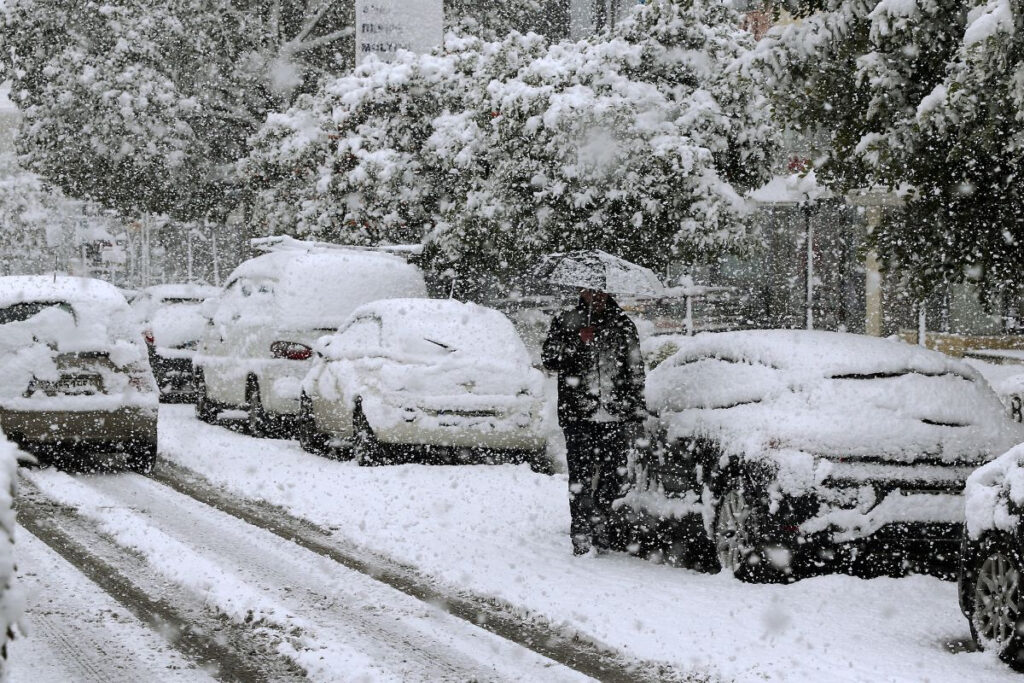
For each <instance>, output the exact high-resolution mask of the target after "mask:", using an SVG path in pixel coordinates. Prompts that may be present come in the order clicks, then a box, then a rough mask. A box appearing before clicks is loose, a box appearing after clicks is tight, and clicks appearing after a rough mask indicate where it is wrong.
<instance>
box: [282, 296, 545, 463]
mask: <svg viewBox="0 0 1024 683" xmlns="http://www.w3.org/2000/svg"><path fill="white" fill-rule="evenodd" d="M544 397H545V394H544V377H543V375H542V374H541V372H540V371H539V370H537V369H535V368H533V367H531V365H530V356H529V354H528V352H527V350H526V347H525V345H524V344H523V342H522V340H521V339H520V338H519V335H518V334H517V333H516V330H515V328H514V327H513V326H512V323H511V322H510V321H509V320H508V318H506V317H505V316H504V315H502V314H501V313H499V312H498V311H495V310H492V309H489V308H484V307H482V306H477V305H474V304H467V303H461V302H458V301H452V300H432V299H391V300H387V301H378V302H375V303H372V304H367V305H365V306H362V307H360V308H359V309H358V310H356V311H355V312H354V313H353V314H352V317H351V319H350V320H349V321H348V323H346V324H345V325H344V326H343V327H342V328H341V330H340V331H339V332H338V333H337V334H335V335H333V336H330V337H326V338H324V339H323V340H322V341H321V342H320V344H319V345H318V358H317V361H316V362H315V363H314V365H313V368H312V369H311V370H310V372H309V374H308V375H307V376H306V379H305V381H304V382H303V396H302V410H301V419H300V426H299V435H300V440H301V442H302V444H303V446H304V447H305V448H306V449H307V450H311V451H313V452H327V451H329V450H333V451H336V452H338V453H344V454H346V455H348V454H351V455H352V456H353V457H355V458H356V460H357V461H358V462H359V463H360V464H363V465H373V464H383V463H387V462H395V461H399V460H408V459H417V460H425V461H431V462H464V461H479V460H480V459H485V460H490V459H492V458H493V459H494V460H497V461H508V460H511V461H518V462H522V461H526V462H529V463H531V465H533V466H534V467H535V468H538V469H547V467H548V461H547V459H546V441H547V440H546V437H545V432H546V430H545V415H546V410H545V398H544Z"/></svg>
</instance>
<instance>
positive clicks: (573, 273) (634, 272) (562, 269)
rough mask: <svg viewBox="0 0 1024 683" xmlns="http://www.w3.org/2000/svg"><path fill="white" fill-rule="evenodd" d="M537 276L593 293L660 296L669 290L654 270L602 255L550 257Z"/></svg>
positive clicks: (596, 252)
mask: <svg viewBox="0 0 1024 683" xmlns="http://www.w3.org/2000/svg"><path fill="white" fill-rule="evenodd" d="M537 275H538V277H540V278H543V279H545V280H547V281H548V282H550V283H551V284H553V285H561V286H563V287H578V288H580V289H593V290H596V291H599V292H607V293H608V294H622V295H627V296H660V295H662V294H663V293H664V291H665V288H664V286H662V284H661V282H660V281H659V280H658V276H657V275H655V274H654V271H652V270H651V269H650V268H644V267H643V266H640V265H637V264H635V263H631V262H629V261H626V260H625V259H621V258H619V257H618V256H612V255H611V254H609V253H607V252H604V251H601V250H600V249H587V250H585V251H569V252H565V253H562V254H549V255H547V256H545V257H544V260H543V261H542V262H541V264H540V266H539V267H538V268H537Z"/></svg>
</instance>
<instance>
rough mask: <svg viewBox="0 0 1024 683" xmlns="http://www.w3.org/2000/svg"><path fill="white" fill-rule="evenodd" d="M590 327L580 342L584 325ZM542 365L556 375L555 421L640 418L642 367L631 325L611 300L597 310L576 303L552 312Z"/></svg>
mask: <svg viewBox="0 0 1024 683" xmlns="http://www.w3.org/2000/svg"><path fill="white" fill-rule="evenodd" d="M587 327H590V328H593V339H592V340H591V341H590V343H589V344H588V343H585V341H584V338H583V337H584V335H585V334H587V333H585V332H583V330H584V328H587ZM543 360H544V367H546V368H547V369H549V370H552V371H554V372H557V373H558V421H559V423H560V424H561V425H562V426H563V427H564V426H566V425H567V424H572V423H575V422H581V421H596V422H611V421H624V422H635V421H639V420H641V419H643V417H644V365H643V360H642V359H641V356H640V340H639V337H638V336H637V332H636V325H634V324H633V321H632V320H630V319H629V318H627V317H626V314H625V313H623V311H622V309H621V308H619V306H618V305H617V304H615V302H614V301H611V300H609V301H608V302H607V305H606V306H605V309H604V310H603V311H602V312H601V313H600V314H598V313H596V312H594V313H591V312H590V307H589V305H588V304H587V303H585V302H584V301H582V300H580V303H579V304H578V305H577V306H576V307H575V308H572V309H570V310H567V311H563V312H561V313H559V314H558V315H556V316H555V317H554V319H553V320H552V321H551V330H550V331H549V332H548V338H547V339H546V340H545V341H544V351H543Z"/></svg>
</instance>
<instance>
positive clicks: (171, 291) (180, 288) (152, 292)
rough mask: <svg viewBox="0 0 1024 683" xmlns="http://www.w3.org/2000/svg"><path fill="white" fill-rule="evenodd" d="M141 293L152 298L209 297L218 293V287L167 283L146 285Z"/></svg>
mask: <svg viewBox="0 0 1024 683" xmlns="http://www.w3.org/2000/svg"><path fill="white" fill-rule="evenodd" d="M142 293H143V294H145V295H147V296H150V297H152V298H154V299H209V298H210V297H214V296H217V295H218V294H219V293H220V287H213V286H211V285H197V284H186V283H168V284H163V285H153V286H152V287H146V288H145V289H143V290H142Z"/></svg>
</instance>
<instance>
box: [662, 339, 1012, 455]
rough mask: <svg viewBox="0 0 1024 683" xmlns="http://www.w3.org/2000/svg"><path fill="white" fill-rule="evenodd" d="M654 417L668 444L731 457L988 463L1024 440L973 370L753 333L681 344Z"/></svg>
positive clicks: (874, 344) (924, 355)
mask: <svg viewBox="0 0 1024 683" xmlns="http://www.w3.org/2000/svg"><path fill="white" fill-rule="evenodd" d="M675 341H676V343H677V344H678V345H679V347H680V348H679V351H678V352H676V353H675V354H674V355H673V356H671V357H670V358H668V359H667V360H665V361H664V362H663V363H662V364H661V365H659V366H658V367H657V368H655V369H654V370H653V371H652V372H651V373H650V375H649V377H648V380H647V386H646V398H647V405H648V409H649V410H650V411H651V412H652V413H654V414H656V415H658V416H659V417H658V420H659V421H660V423H661V428H662V429H664V430H665V431H666V434H667V435H668V436H669V438H670V439H675V438H681V437H685V436H704V437H707V438H711V439H713V440H715V441H716V442H718V443H720V444H721V445H722V446H723V448H724V449H725V450H727V451H732V452H735V453H743V454H749V453H757V452H760V451H763V450H765V449H769V448H772V449H777V448H786V449H795V450H799V451H804V452H809V453H815V454H821V455H835V456H840V457H853V458H857V457H865V458H882V459H891V460H900V461H914V460H930V461H950V462H970V463H980V462H985V461H987V460H990V459H991V458H992V457H993V456H994V455H996V454H998V453H1001V452H1003V451H1004V450H1005V449H1006V448H1008V447H1009V446H1010V445H1012V444H1013V443H1016V442H1018V441H1024V427H1021V425H1018V424H1016V423H1014V422H1012V421H1010V420H1009V419H1008V417H1007V416H1006V414H1005V410H1004V408H1003V406H1002V404H1001V403H1000V402H999V399H998V398H997V397H996V395H995V394H994V392H993V391H992V389H991V388H990V387H989V386H988V384H987V383H986V382H985V380H984V379H983V378H982V377H981V376H980V375H979V374H978V373H977V371H975V370H974V369H973V368H971V367H970V366H968V365H966V364H965V363H963V362H961V361H958V360H956V359H953V358H950V357H948V356H945V355H943V354H940V353H937V352H935V351H930V350H928V349H924V348H921V347H917V346H912V345H909V344H905V343H902V342H898V341H893V340H886V339H878V338H873V337H866V336H863V335H853V334H843V333H837V332H813V331H799V330H762V331H757V330H751V331H743V332H723V333H714V334H702V335H697V336H695V337H690V338H682V339H677V340H675Z"/></svg>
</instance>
